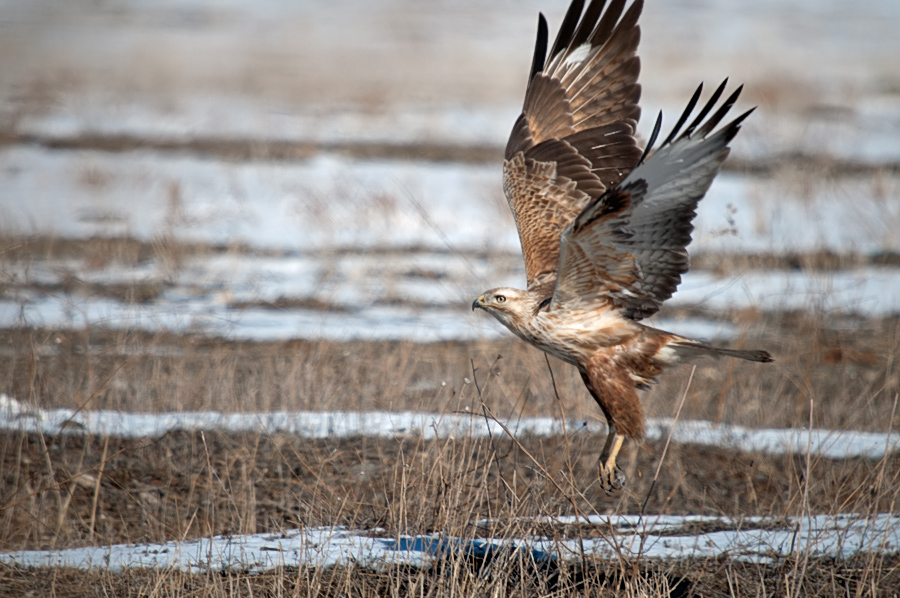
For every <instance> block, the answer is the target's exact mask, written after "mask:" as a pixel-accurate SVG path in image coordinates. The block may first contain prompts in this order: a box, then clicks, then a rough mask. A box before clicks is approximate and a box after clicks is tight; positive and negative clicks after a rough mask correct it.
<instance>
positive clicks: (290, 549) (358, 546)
mask: <svg viewBox="0 0 900 598" xmlns="http://www.w3.org/2000/svg"><path fill="white" fill-rule="evenodd" d="M548 522H549V523H554V521H553V520H548ZM556 522H559V523H565V522H566V521H565V518H562V519H558V520H556ZM588 524H589V525H593V526H596V527H598V528H600V529H601V530H602V531H603V532H605V533H604V534H603V535H602V536H600V537H593V538H584V539H583V540H581V542H582V545H583V548H584V551H585V553H586V554H588V555H590V556H592V557H595V558H603V559H614V558H617V556H619V555H621V554H623V553H624V554H626V555H631V556H637V555H642V556H644V557H649V558H656V559H702V558H715V557H721V556H729V557H732V558H735V559H738V560H752V561H761V562H772V561H776V560H777V559H778V558H780V557H786V556H789V555H800V554H808V555H809V556H820V557H834V558H848V557H851V556H854V555H856V554H859V553H862V552H868V553H872V552H874V553H887V552H894V551H896V550H898V549H900V517H897V516H895V515H892V514H877V515H871V516H864V515H856V514H848V515H837V516H833V515H816V516H811V517H801V518H783V519H772V518H762V517H749V518H745V519H742V520H729V519H723V518H717V517H703V516H695V515H688V516H685V517H678V516H666V517H647V518H644V519H643V520H640V519H639V518H638V517H637V516H628V515H626V516H608V517H605V516H604V517H600V516H596V517H592V518H590V520H589V521H588ZM697 524H704V525H706V526H708V527H718V528H720V529H719V531H713V532H708V533H699V534H698V533H696V528H693V529H692V528H691V527H690V526H696V525H697ZM679 532H680V533H679ZM375 533H376V534H377V531H376V532H375ZM516 552H519V553H520V554H525V555H527V557H529V558H528V559H527V561H526V562H528V561H531V560H532V559H533V561H535V562H538V563H540V562H545V563H550V562H552V561H556V560H578V559H580V558H581V554H580V550H579V541H578V540H553V539H546V538H523V539H513V540H496V539H462V538H453V537H447V536H442V535H439V534H434V535H427V536H400V537H396V538H385V537H373V536H372V535H368V534H365V533H364V532H359V531H350V530H347V529H346V528H342V527H323V528H304V529H299V530H290V531H285V532H282V533H279V534H271V533H269V534H255V535H245V536H215V537H213V538H202V539H197V540H190V541H184V542H167V543H164V544H118V545H111V546H99V547H88V548H74V549H63V550H48V551H39V550H33V551H17V552H5V553H0V562H4V563H9V564H14V565H17V566H20V567H76V568H82V569H104V570H111V571H122V570H124V569H127V568H155V569H177V570H184V571H189V572H202V571H206V570H210V569H211V570H222V569H232V568H235V569H241V570H250V571H264V570H269V569H275V568H278V567H297V566H301V565H303V566H315V567H331V566H335V565H353V564H355V565H361V566H363V567H373V568H378V569H383V568H385V567H388V566H390V565H396V564H407V565H412V566H417V567H421V566H427V565H428V564H430V563H433V562H435V561H436V560H438V559H440V558H442V557H444V558H448V557H449V558H453V556H454V555H456V556H465V557H475V558H478V557H482V558H483V557H487V556H490V557H492V558H493V563H491V561H488V560H486V561H485V562H486V563H487V565H486V568H485V570H483V571H482V573H483V574H489V573H490V569H489V568H490V567H491V566H493V564H499V566H505V565H504V563H507V562H508V561H507V560H506V558H504V557H507V558H509V557H512V556H513V555H514V554H515V553H516ZM498 557H499V558H498Z"/></svg>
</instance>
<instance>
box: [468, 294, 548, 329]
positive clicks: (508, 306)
mask: <svg viewBox="0 0 900 598" xmlns="http://www.w3.org/2000/svg"><path fill="white" fill-rule="evenodd" d="M476 308H480V309H483V310H484V311H486V312H488V313H489V314H491V315H492V316H494V317H495V318H497V319H498V320H500V322H501V323H502V324H503V325H505V326H506V327H507V328H510V329H511V330H515V329H516V328H517V326H516V324H517V323H518V322H524V321H525V320H527V319H528V318H529V317H531V316H532V315H533V313H534V308H535V305H534V299H533V298H532V297H530V296H529V295H528V293H527V291H520V290H518V289H509V288H504V287H501V288H497V289H491V290H490V291H485V293H484V294H483V295H481V296H480V297H478V299H476V300H475V301H474V302H472V311H475V309H476Z"/></svg>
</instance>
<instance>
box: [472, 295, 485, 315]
mask: <svg viewBox="0 0 900 598" xmlns="http://www.w3.org/2000/svg"><path fill="white" fill-rule="evenodd" d="M476 307H480V308H481V309H484V295H481V296H480V297H478V299H476V300H475V301H473V302H472V311H475V308H476Z"/></svg>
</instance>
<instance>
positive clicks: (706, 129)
mask: <svg viewBox="0 0 900 598" xmlns="http://www.w3.org/2000/svg"><path fill="white" fill-rule="evenodd" d="M743 89H744V86H743V85H741V86H739V87H738V88H737V89H736V90H734V92H733V93H732V94H731V95H730V96H728V99H727V100H725V102H723V103H722V106H721V107H720V108H719V109H718V110H716V113H715V114H713V115H712V116H711V117H710V118H709V120H708V121H706V123H705V124H704V125H703V126H702V127H700V128H699V129H698V130H697V132H698V133H699V134H700V136H701V137H706V136H707V135H709V134H710V133H712V130H713V129H715V128H716V126H717V125H718V124H719V122H720V121H721V120H722V119H723V118H725V115H726V114H728V111H729V110H731V107H732V106H734V104H735V102H737V99H738V97H739V96H740V95H741V91H743Z"/></svg>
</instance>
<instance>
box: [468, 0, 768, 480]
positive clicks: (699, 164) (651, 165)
mask: <svg viewBox="0 0 900 598" xmlns="http://www.w3.org/2000/svg"><path fill="white" fill-rule="evenodd" d="M625 4H626V2H625V0H612V1H611V2H610V4H609V6H608V7H606V10H604V5H605V1H604V0H592V1H591V2H590V4H589V6H588V7H587V10H586V11H583V9H584V2H583V0H573V1H572V3H571V5H570V6H569V9H568V11H567V13H566V16H565V18H564V19H563V22H562V25H561V26H560V29H559V33H558V34H557V36H556V41H555V42H554V43H553V47H552V48H551V49H550V53H549V55H548V54H547V42H548V36H547V22H546V20H545V19H544V16H543V15H540V16H539V19H538V33H537V42H536V44H535V51H534V58H533V61H532V65H531V73H530V75H529V78H528V87H527V90H526V92H525V104H524V108H523V110H522V113H521V115H520V116H519V117H518V119H517V120H516V122H515V124H514V125H513V129H512V133H511V134H510V137H509V142H508V144H507V146H506V153H505V162H504V164H503V190H504V192H505V194H506V199H507V201H508V202H509V207H510V209H511V210H512V213H513V216H514V217H515V221H516V227H517V228H518V231H519V240H520V241H521V245H522V252H523V254H524V257H525V272H526V276H527V288H526V289H525V290H519V289H511V288H495V289H491V290H489V291H486V292H485V293H484V294H482V295H481V296H480V297H478V298H477V299H476V300H475V302H474V303H473V304H472V309H473V310H474V309H476V308H480V309H483V310H485V311H486V312H488V313H489V314H491V315H492V316H494V317H495V318H497V319H498V320H499V321H500V322H501V323H502V324H503V325H504V326H506V327H507V328H509V329H510V330H511V331H512V332H513V333H514V334H515V335H516V336H518V337H519V338H521V339H522V340H524V341H525V342H527V343H530V344H532V345H534V346H535V347H537V348H539V349H541V350H543V351H545V352H547V353H549V354H550V355H553V356H554V357H557V358H559V359H561V360H563V361H565V362H567V363H570V364H572V365H574V366H575V367H576V368H578V371H579V372H580V373H581V377H582V379H583V380H584V384H585V386H587V389H588V391H589V392H590V394H591V396H593V397H594V400H596V401H597V404H598V405H599V406H600V409H601V410H602V411H603V414H604V416H605V417H606V420H607V423H608V425H609V433H608V435H607V438H606V442H605V445H604V447H603V450H602V452H601V454H600V462H599V478H600V484H601V486H602V487H603V489H604V490H605V491H607V492H611V491H613V490H615V489H618V488H621V487H622V486H624V484H625V476H624V474H622V472H621V470H620V469H619V468H618V467H617V466H616V456H617V455H618V453H619V451H620V449H621V448H622V444H623V442H624V440H625V439H626V438H630V439H640V438H641V437H642V436H643V435H644V414H643V409H642V407H641V402H640V399H639V397H638V394H637V391H638V390H641V389H645V388H647V386H648V385H649V384H651V383H652V382H653V381H654V380H655V378H656V377H657V376H658V375H659V373H660V372H661V371H662V370H663V369H665V368H667V367H670V366H674V365H676V364H678V363H683V362H685V361H689V360H692V359H694V358H696V357H700V356H706V355H709V356H713V357H719V356H727V357H737V358H739V359H747V360H750V361H758V362H768V361H771V360H772V359H771V357H770V356H769V354H768V353H767V352H765V351H736V350H730V349H721V348H718V347H713V346H710V345H708V344H706V343H703V342H700V341H697V340H694V339H690V338H686V337H684V336H680V335H677V334H672V333H670V332H665V331H663V330H659V329H656V328H653V327H651V326H648V325H646V324H643V323H641V320H642V319H644V318H646V317H648V316H651V315H653V314H654V313H656V312H657V311H658V310H659V308H660V306H661V305H662V303H663V302H664V301H665V300H666V299H668V298H669V297H671V296H672V293H674V292H675V289H676V288H677V287H678V285H679V283H680V282H681V274H683V273H685V272H686V271H687V270H688V267H689V262H688V254H687V251H686V247H687V245H688V244H689V243H690V241H691V232H692V230H693V225H692V224H691V221H692V220H693V218H694V216H696V209H697V203H698V202H699V201H700V199H702V198H703V196H704V195H705V194H706V191H707V190H708V189H709V186H710V184H711V183H712V180H713V178H714V177H715V176H716V173H718V171H719V169H720V168H721V166H722V163H723V162H724V161H725V158H726V156H728V153H729V147H728V144H729V142H730V141H731V140H732V139H733V138H734V136H735V135H736V134H737V133H738V130H739V129H740V126H741V123H742V122H743V121H744V119H746V118H747V116H748V115H749V114H750V113H751V112H752V111H753V110H752V109H751V110H748V111H747V112H745V113H743V114H741V115H740V116H738V117H737V118H735V119H734V120H731V122H728V123H727V124H725V125H722V126H719V124H720V123H721V122H722V120H723V119H724V118H725V116H726V115H727V113H728V112H729V110H730V109H731V108H732V106H733V105H734V103H735V102H736V101H737V98H738V96H739V95H740V92H741V87H738V88H737V89H736V90H735V91H734V92H733V93H731V94H730V95H729V96H728V97H727V98H726V99H725V100H724V101H723V102H721V104H720V103H719V100H720V98H721V97H722V95H723V92H724V90H725V87H726V84H727V79H726V81H724V82H723V83H722V84H721V85H720V86H719V87H718V88H717V89H716V90H715V91H714V92H713V94H712V96H711V97H710V98H709V99H708V100H707V101H706V103H705V104H704V105H703V106H702V108H701V109H700V110H699V112H698V113H697V114H696V115H694V110H695V108H697V105H698V100H699V98H700V94H701V91H702V87H703V86H702V84H701V86H700V87H698V88H697V90H696V92H695V93H694V95H693V97H692V98H691V100H690V101H689V102H688V105H687V108H686V109H685V110H684V112H683V113H682V115H681V117H680V118H679V119H678V122H677V123H676V124H675V127H674V128H673V129H672V132H671V133H670V134H669V135H668V137H666V138H665V140H664V141H663V142H662V144H661V145H660V147H659V148H658V149H656V150H655V151H653V152H652V153H650V148H651V147H652V146H653V145H654V143H655V141H656V139H657V137H658V135H659V131H660V124H661V118H662V115H660V118H659V119H657V121H656V126H655V128H654V131H653V134H652V136H651V139H650V142H649V143H648V145H647V149H646V150H644V151H642V150H641V148H640V147H639V146H638V143H637V140H636V138H635V127H636V125H637V121H638V119H639V118H640V113H641V109H640V107H639V106H638V102H639V100H640V94H641V88H640V85H639V84H638V73H639V72H640V60H639V58H638V57H637V47H638V42H639V39H640V28H639V26H638V24H637V22H638V17H639V16H640V13H641V8H642V4H643V3H642V0H635V1H634V2H633V3H632V4H631V6H630V7H629V8H628V10H627V11H626V10H625ZM582 12H584V14H582ZM688 121H690V122H688Z"/></svg>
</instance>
